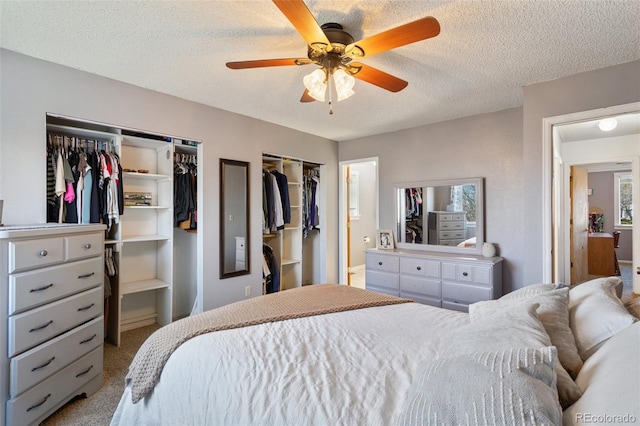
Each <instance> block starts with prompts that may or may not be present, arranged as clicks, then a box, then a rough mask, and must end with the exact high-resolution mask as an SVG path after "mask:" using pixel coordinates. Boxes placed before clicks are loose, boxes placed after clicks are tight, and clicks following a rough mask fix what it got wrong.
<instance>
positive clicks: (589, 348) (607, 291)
mask: <svg viewBox="0 0 640 426" xmlns="http://www.w3.org/2000/svg"><path fill="white" fill-rule="evenodd" d="M620 283H621V280H620V278H617V277H609V278H596V279H594V280H591V281H587V282H585V283H582V284H578V285H576V286H575V287H573V288H571V290H570V291H569V326H570V327H571V330H572V331H573V336H574V337H575V339H576V346H577V347H578V353H579V354H580V357H582V359H583V360H587V359H588V358H589V357H590V356H591V355H592V354H593V353H594V352H595V351H596V350H598V348H599V347H600V346H601V345H602V344H603V343H604V342H605V341H606V340H607V339H609V338H610V337H612V336H614V335H615V334H616V333H618V332H619V331H621V330H623V329H625V328H627V327H628V326H630V325H631V324H633V323H634V322H636V321H637V318H635V317H634V316H633V315H631V314H630V313H629V312H628V311H627V310H626V308H625V307H624V305H623V304H622V302H621V301H620V299H619V298H618V296H617V295H616V287H617V286H619V285H620Z"/></svg>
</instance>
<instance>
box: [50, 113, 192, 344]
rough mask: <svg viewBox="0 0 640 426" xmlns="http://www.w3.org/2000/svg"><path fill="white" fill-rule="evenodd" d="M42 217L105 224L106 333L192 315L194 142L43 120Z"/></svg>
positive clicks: (116, 335)
mask: <svg viewBox="0 0 640 426" xmlns="http://www.w3.org/2000/svg"><path fill="white" fill-rule="evenodd" d="M46 123H47V134H46V143H47V164H46V167H47V200H46V203H47V221H48V222H54V223H65V224H66V223H75V224H89V223H94V224H95V223H101V224H103V225H105V227H106V231H105V235H104V261H105V276H104V286H105V305H104V327H105V337H106V339H107V340H109V341H111V342H112V343H114V344H115V345H117V346H119V345H120V338H121V333H122V332H123V331H126V330H132V329H135V328H139V327H143V326H147V325H152V324H158V325H159V326H162V325H166V324H169V323H170V322H172V321H174V320H175V319H178V318H181V317H184V316H188V315H189V314H190V313H191V312H193V311H194V310H196V311H197V306H198V303H197V299H198V288H201V286H202V277H201V273H199V272H198V271H201V270H202V265H201V262H202V260H201V256H199V255H198V247H199V246H200V247H201V246H202V245H201V244H200V245H199V244H198V239H201V238H202V237H201V235H199V234H198V233H197V228H198V227H197V223H198V220H197V218H198V214H202V212H201V211H198V204H199V203H198V199H199V196H198V192H197V188H198V175H199V174H198V168H199V166H198V156H199V155H200V154H201V152H202V144H201V143H200V142H199V141H195V140H191V139H185V138H182V137H175V136H170V135H163V134H158V133H154V132H146V131H141V130H138V129H131V128H125V127H120V126H116V125H111V124H104V123H98V122H94V121H88V120H82V119H78V118H72V117H65V116H61V115H56V114H47V118H46Z"/></svg>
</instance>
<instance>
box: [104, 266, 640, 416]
mask: <svg viewBox="0 0 640 426" xmlns="http://www.w3.org/2000/svg"><path fill="white" fill-rule="evenodd" d="M619 285H620V281H619V279H617V278H607V279H598V280H593V281H590V282H588V283H585V284H582V285H580V286H578V287H576V288H575V289H571V290H570V289H569V288H566V287H565V288H560V287H559V286H555V285H552V284H538V285H533V286H529V287H527V288H525V289H521V290H517V291H515V292H512V293H510V294H508V295H505V296H503V297H502V298H501V299H499V300H496V301H487V302H479V303H478V304H474V305H471V307H470V312H469V314H466V313H461V312H455V311H449V310H445V309H440V308H434V307H431V306H426V305H421V304H418V303H412V302H409V301H406V300H401V299H397V298H394V297H390V296H389V297H388V296H386V295H380V294H378V293H373V292H369V291H366V290H360V289H355V288H350V287H346V286H338V285H314V286H307V287H303V288H300V289H295V290H287V291H286V292H282V293H279V294H274V295H267V296H261V297H258V298H255V299H250V300H247V301H243V302H238V303H236V304H232V305H229V306H227V307H223V308H220V309H219V310H213V311H209V312H208V313H203V314H198V315H195V316H192V317H189V318H187V319H185V320H180V321H177V322H175V323H173V324H170V325H169V326H166V327H163V328H162V329H160V330H158V332H156V333H154V335H152V336H150V337H149V339H148V340H147V341H146V342H145V344H144V345H143V346H142V347H141V348H140V351H139V352H138V354H137V355H136V358H135V359H134V361H133V363H132V366H131V367H130V371H129V375H128V376H127V384H126V387H125V389H124V392H123V395H122V398H121V400H120V403H119V405H118V407H117V410H116V412H115V414H114V416H113V418H112V421H111V424H112V425H113V426H115V425H132V424H135V425H183V424H189V425H236V424H238V425H392V424H394V425H395V424H403V425H404V424H406V425H413V424H425V425H426V424H463V423H464V424H509V425H512V424H561V423H564V424H572V423H575V424H581V423H587V422H589V420H591V423H593V422H594V420H595V422H598V420H603V419H604V420H605V421H606V422H607V423H611V422H613V423H616V422H617V423H624V422H625V420H626V422H629V421H630V420H633V419H635V420H633V421H640V408H639V407H638V402H637V401H638V399H637V398H638V395H640V367H639V364H638V359H640V323H637V322H636V321H637V319H636V318H635V317H634V316H632V315H631V314H629V313H628V312H627V311H626V310H625V309H624V307H623V306H622V304H621V303H620V301H619V299H618V298H617V296H616V293H615V291H616V288H617V287H619ZM283 297H284V298H287V299H285V303H282V300H281V299H278V298H283ZM362 300H366V302H362ZM301 301H302V303H301ZM304 301H311V302H304ZM274 302H275V303H274ZM305 303H306V305H305ZM302 305H304V306H302ZM307 305H309V306H307ZM274 306H275V307H274ZM327 306H328V308H327ZM263 309H264V312H263ZM594 309H595V310H596V311H597V312H598V314H595V315H594ZM247 312H249V314H248V317H245V316H244V313H247ZM256 312H257V313H256ZM291 312H293V314H291ZM221 324H222V325H221ZM576 324H580V325H579V326H577V325H576ZM194 325H195V326H194ZM586 416H591V417H589V418H587V417H586ZM597 416H600V417H597ZM624 416H626V417H624ZM605 421H602V422H600V423H603V422H605Z"/></svg>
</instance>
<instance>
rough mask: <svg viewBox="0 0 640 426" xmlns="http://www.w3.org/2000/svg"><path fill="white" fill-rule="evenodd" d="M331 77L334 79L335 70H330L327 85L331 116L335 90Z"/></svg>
mask: <svg viewBox="0 0 640 426" xmlns="http://www.w3.org/2000/svg"><path fill="white" fill-rule="evenodd" d="M331 77H333V69H329V73H328V75H327V84H328V86H329V88H328V89H329V115H333V88H332V87H331V86H332V84H331V83H332V81H331V80H332V78H331Z"/></svg>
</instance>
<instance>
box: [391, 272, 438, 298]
mask: <svg viewBox="0 0 640 426" xmlns="http://www.w3.org/2000/svg"><path fill="white" fill-rule="evenodd" d="M400 291H403V292H405V291H406V292H410V293H414V294H418V295H421V296H431V297H437V298H440V281H438V280H429V279H426V278H418V277H411V276H407V275H401V276H400Z"/></svg>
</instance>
